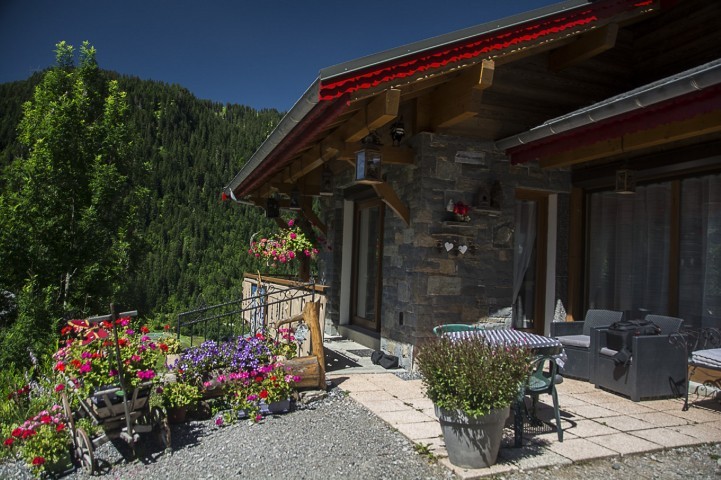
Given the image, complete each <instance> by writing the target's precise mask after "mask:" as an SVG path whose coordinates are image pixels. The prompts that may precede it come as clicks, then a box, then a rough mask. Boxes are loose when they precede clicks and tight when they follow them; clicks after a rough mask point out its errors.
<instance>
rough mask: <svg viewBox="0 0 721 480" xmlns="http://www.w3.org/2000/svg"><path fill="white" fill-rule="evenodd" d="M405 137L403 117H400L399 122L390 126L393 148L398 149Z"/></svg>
mask: <svg viewBox="0 0 721 480" xmlns="http://www.w3.org/2000/svg"><path fill="white" fill-rule="evenodd" d="M405 136H406V128H405V126H404V125H403V117H401V119H400V120H398V121H397V122H395V123H393V124H392V125H391V140H392V141H393V146H394V147H398V146H399V145H400V144H401V140H403V137H405Z"/></svg>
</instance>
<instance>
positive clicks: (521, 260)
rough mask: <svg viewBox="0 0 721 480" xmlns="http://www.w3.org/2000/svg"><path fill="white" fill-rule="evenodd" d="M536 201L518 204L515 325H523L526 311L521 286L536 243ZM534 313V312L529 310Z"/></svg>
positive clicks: (514, 248)
mask: <svg viewBox="0 0 721 480" xmlns="http://www.w3.org/2000/svg"><path fill="white" fill-rule="evenodd" d="M536 211H537V208H536V202H533V201H521V202H519V203H518V204H517V205H516V229H515V238H514V246H513V325H514V326H515V327H519V328H520V327H523V320H524V319H525V318H526V313H527V312H524V311H523V308H524V305H527V304H528V303H524V301H523V300H524V299H523V298H521V297H520V293H521V287H523V281H524V278H525V276H526V272H527V271H528V267H529V265H530V262H531V257H532V256H533V247H534V245H535V243H536ZM528 313H531V315H532V314H533V312H528Z"/></svg>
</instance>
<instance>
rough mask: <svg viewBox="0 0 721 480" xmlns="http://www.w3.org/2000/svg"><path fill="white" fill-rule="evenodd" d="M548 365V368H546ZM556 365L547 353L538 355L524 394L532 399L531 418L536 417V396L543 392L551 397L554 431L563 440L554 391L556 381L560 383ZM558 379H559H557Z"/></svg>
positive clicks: (556, 396) (556, 394)
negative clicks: (554, 422)
mask: <svg viewBox="0 0 721 480" xmlns="http://www.w3.org/2000/svg"><path fill="white" fill-rule="evenodd" d="M546 365H548V369H546ZM557 373H558V365H556V360H555V359H554V358H553V357H551V356H548V355H543V356H539V357H538V358H537V359H536V360H535V361H534V365H533V372H532V373H531V375H530V376H529V377H528V383H527V384H526V389H525V394H526V395H529V396H530V397H531V399H532V401H533V407H532V408H533V410H532V412H531V415H530V417H531V419H536V403H537V402H538V396H539V395H541V394H543V393H545V394H549V395H551V397H553V413H554V414H555V415H556V431H557V432H558V441H559V442H562V441H563V429H562V428H561V414H560V412H559V409H558V393H557V392H556V383H560V381H562V380H561V378H562V377H560V376H557ZM559 380H560V381H559Z"/></svg>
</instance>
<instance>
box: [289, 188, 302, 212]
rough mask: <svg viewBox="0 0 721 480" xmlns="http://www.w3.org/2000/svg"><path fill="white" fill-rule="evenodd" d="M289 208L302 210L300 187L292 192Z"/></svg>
mask: <svg viewBox="0 0 721 480" xmlns="http://www.w3.org/2000/svg"><path fill="white" fill-rule="evenodd" d="M288 208H289V209H290V210H295V211H298V210H300V191H299V190H298V185H296V186H295V187H293V191H292V192H290V204H289V205H288Z"/></svg>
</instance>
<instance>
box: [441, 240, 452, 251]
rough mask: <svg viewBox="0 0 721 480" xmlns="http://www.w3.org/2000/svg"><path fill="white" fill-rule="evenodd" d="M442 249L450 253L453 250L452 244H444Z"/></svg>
mask: <svg viewBox="0 0 721 480" xmlns="http://www.w3.org/2000/svg"><path fill="white" fill-rule="evenodd" d="M443 246H444V247H446V252H450V251H451V250H453V244H452V243H451V242H446V243H444V244H443Z"/></svg>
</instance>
